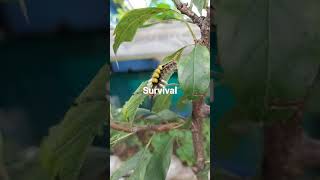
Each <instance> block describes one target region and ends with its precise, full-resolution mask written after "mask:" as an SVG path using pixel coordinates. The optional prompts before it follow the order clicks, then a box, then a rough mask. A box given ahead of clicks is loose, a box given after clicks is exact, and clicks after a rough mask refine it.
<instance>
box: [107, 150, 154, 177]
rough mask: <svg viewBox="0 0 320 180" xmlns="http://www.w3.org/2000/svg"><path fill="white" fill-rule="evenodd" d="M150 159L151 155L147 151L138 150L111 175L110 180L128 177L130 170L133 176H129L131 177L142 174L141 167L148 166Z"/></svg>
mask: <svg viewBox="0 0 320 180" xmlns="http://www.w3.org/2000/svg"><path fill="white" fill-rule="evenodd" d="M150 158H151V154H150V153H149V151H148V150H146V149H142V150H140V151H139V152H137V153H136V154H135V155H134V156H132V157H131V158H130V159H128V160H127V161H125V162H124V163H123V164H122V165H121V166H120V168H119V169H118V170H116V171H115V172H114V173H113V174H112V176H111V180H119V179H120V178H121V177H123V176H125V175H128V174H129V173H130V172H131V171H132V170H133V174H132V175H131V176H133V177H137V176H139V173H142V174H144V173H143V172H141V171H145V170H144V169H143V166H145V167H146V164H148V162H149V160H150ZM142 174H140V175H142ZM140 177H141V176H140Z"/></svg>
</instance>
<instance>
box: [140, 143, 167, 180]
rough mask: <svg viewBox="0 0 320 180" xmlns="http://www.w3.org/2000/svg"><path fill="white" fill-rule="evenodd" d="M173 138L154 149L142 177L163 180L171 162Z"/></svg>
mask: <svg viewBox="0 0 320 180" xmlns="http://www.w3.org/2000/svg"><path fill="white" fill-rule="evenodd" d="M172 149H173V138H170V139H169V140H168V141H166V142H164V143H163V144H161V146H160V147H159V148H157V149H155V150H154V152H153V155H152V158H151V160H150V162H149V164H148V166H147V169H146V175H145V178H144V179H152V180H164V179H166V176H167V171H168V169H169V166H170V162H171V155H172Z"/></svg>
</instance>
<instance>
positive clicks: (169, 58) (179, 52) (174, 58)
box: [162, 46, 186, 63]
mask: <svg viewBox="0 0 320 180" xmlns="http://www.w3.org/2000/svg"><path fill="white" fill-rule="evenodd" d="M185 48H186V46H184V47H182V48H180V49H178V50H177V51H176V52H174V53H172V54H170V55H168V56H166V57H165V58H164V59H163V60H162V63H167V62H170V61H179V60H180V58H181V55H182V52H183V50H184V49H185Z"/></svg>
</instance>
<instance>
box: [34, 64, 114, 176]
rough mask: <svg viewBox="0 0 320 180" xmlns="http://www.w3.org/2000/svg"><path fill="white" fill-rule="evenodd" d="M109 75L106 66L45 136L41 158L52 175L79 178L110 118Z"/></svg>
mask: <svg viewBox="0 0 320 180" xmlns="http://www.w3.org/2000/svg"><path fill="white" fill-rule="evenodd" d="M106 78H107V68H106V66H104V67H102V68H101V70H100V71H99V73H98V74H97V75H96V77H95V78H94V79H93V80H92V82H91V83H90V84H89V85H88V87H87V88H86V89H85V90H84V91H83V92H82V93H81V95H80V96H79V97H78V98H77V99H76V101H75V103H74V105H73V106H72V107H71V108H70V109H69V111H68V112H67V113H66V114H65V117H64V119H63V121H62V122H61V123H60V124H59V125H57V126H54V127H53V128H51V130H50V133H49V136H48V137H47V138H46V139H45V140H44V142H43V144H42V146H41V155H40V158H41V162H42V165H43V167H44V168H45V169H46V170H47V171H48V173H49V174H50V175H51V179H54V178H56V177H59V179H61V180H64V179H66V180H73V179H77V176H78V174H79V171H80V168H81V166H82V163H83V161H84V159H85V154H86V151H87V149H88V147H89V146H90V144H91V143H92V141H93V138H94V137H95V136H96V135H97V134H98V133H99V129H100V128H101V127H102V125H103V124H104V123H105V121H106V119H107V115H108V113H107V112H106V111H108V106H107V102H106V99H105V83H106V80H107V79H106Z"/></svg>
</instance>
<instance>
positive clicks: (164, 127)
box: [110, 121, 184, 133]
mask: <svg viewBox="0 0 320 180" xmlns="http://www.w3.org/2000/svg"><path fill="white" fill-rule="evenodd" d="M182 125H184V123H167V124H159V125H147V126H131V125H128V124H124V123H116V122H114V121H110V127H111V128H112V129H114V130H117V131H122V132H127V133H137V132H141V131H155V132H166V131H170V130H173V129H177V128H179V127H181V126H182Z"/></svg>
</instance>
